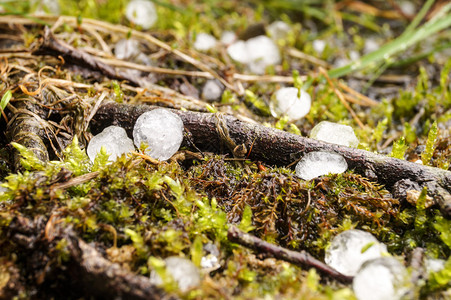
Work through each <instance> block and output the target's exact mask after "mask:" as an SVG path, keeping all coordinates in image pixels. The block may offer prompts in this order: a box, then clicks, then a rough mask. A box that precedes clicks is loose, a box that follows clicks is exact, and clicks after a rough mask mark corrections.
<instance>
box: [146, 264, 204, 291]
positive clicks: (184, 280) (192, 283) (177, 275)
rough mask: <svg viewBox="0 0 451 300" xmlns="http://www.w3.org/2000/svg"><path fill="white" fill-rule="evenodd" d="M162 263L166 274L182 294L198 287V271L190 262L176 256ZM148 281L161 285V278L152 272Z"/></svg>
mask: <svg viewBox="0 0 451 300" xmlns="http://www.w3.org/2000/svg"><path fill="white" fill-rule="evenodd" d="M164 261H165V264H166V272H168V273H169V274H170V275H171V276H172V278H173V279H174V280H175V281H176V282H177V284H178V286H179V289H180V291H181V292H182V293H183V292H186V291H188V290H190V289H192V288H195V287H197V286H199V284H200V273H199V269H198V268H197V267H196V266H195V265H194V264H193V263H192V262H191V261H190V260H188V259H186V258H182V257H178V256H171V257H168V258H166V259H165V260H164ZM150 281H151V282H152V283H153V284H156V285H161V284H162V283H163V281H162V280H161V277H160V276H159V275H158V274H157V273H156V272H154V271H153V272H151V273H150Z"/></svg>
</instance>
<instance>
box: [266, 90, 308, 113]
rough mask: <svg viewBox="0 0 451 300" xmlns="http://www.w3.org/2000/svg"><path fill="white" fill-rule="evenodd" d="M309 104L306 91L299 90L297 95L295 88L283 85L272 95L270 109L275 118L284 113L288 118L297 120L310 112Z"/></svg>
mask: <svg viewBox="0 0 451 300" xmlns="http://www.w3.org/2000/svg"><path fill="white" fill-rule="evenodd" d="M311 105H312V99H311V97H310V95H309V94H308V93H307V92H306V91H304V90H301V95H300V97H298V89H297V88H295V87H284V88H281V89H279V90H278V91H277V92H276V93H275V94H274V95H273V97H272V99H271V102H270V109H271V113H272V114H273V116H274V117H276V118H277V117H281V116H283V115H286V116H287V117H288V118H289V119H290V120H299V119H301V118H303V117H305V116H306V115H307V114H308V113H309V112H310V107H311Z"/></svg>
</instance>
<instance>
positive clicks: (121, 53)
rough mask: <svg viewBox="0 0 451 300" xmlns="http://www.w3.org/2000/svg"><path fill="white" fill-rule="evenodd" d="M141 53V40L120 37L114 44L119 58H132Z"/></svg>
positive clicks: (115, 53)
mask: <svg viewBox="0 0 451 300" xmlns="http://www.w3.org/2000/svg"><path fill="white" fill-rule="evenodd" d="M140 53H141V52H140V51H139V42H138V41H137V40H135V39H120V40H119V41H118V42H117V43H116V45H115V46H114V55H115V56H116V57H117V58H118V59H125V60H130V59H132V58H134V57H136V56H138V55H139V54H140Z"/></svg>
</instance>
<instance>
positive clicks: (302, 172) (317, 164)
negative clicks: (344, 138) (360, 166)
mask: <svg viewBox="0 0 451 300" xmlns="http://www.w3.org/2000/svg"><path fill="white" fill-rule="evenodd" d="M347 169H348V163H347V162H346V160H345V159H344V158H343V156H341V155H340V154H337V153H333V152H327V151H317V152H309V153H307V154H306V155H304V157H302V159H301V160H300V161H299V162H298V163H297V165H296V176H298V177H299V178H301V179H304V180H311V179H313V178H316V177H319V176H322V175H327V174H329V173H332V174H341V173H343V172H345V171H346V170H347Z"/></svg>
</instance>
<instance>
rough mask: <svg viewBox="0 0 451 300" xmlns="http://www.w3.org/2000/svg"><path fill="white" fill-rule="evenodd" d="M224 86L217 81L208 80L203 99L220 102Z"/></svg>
mask: <svg viewBox="0 0 451 300" xmlns="http://www.w3.org/2000/svg"><path fill="white" fill-rule="evenodd" d="M223 89H224V86H223V85H222V84H221V83H220V82H219V81H218V80H215V79H212V80H207V82H206V83H205V85H204V87H203V89H202V98H203V99H205V100H207V101H217V100H220V98H221V95H222V91H223Z"/></svg>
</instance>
